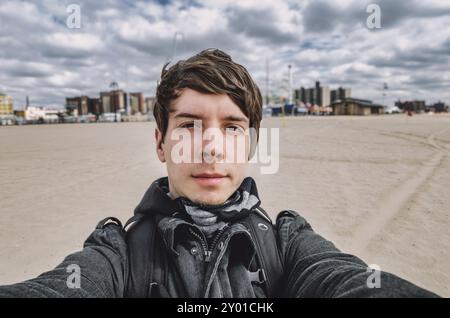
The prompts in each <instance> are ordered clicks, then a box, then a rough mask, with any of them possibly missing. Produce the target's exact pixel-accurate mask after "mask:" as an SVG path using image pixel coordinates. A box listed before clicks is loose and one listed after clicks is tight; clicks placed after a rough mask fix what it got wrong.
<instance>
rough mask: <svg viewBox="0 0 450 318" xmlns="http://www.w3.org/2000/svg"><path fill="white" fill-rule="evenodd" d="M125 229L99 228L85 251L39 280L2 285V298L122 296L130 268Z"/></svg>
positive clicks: (70, 258) (110, 225) (71, 257)
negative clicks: (127, 271)
mask: <svg viewBox="0 0 450 318" xmlns="http://www.w3.org/2000/svg"><path fill="white" fill-rule="evenodd" d="M126 256H127V251H126V243H125V240H124V238H123V232H122V227H121V226H118V225H116V224H113V223H109V224H107V225H105V226H103V227H97V228H96V229H95V231H94V232H93V233H92V234H91V235H90V236H89V237H88V239H87V240H86V241H85V243H84V247H83V249H82V250H81V251H79V252H76V253H73V254H70V255H69V256H67V257H66V258H65V259H64V260H63V262H62V263H61V264H59V265H58V266H57V267H56V268H55V269H53V270H51V271H48V272H46V273H43V274H41V275H39V276H38V277H36V278H33V279H30V280H27V281H24V282H21V283H17V284H13V285H6V286H0V297H122V296H123V293H124V284H125V283H124V282H125V277H126V269H127V257H126Z"/></svg>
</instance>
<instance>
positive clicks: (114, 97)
mask: <svg viewBox="0 0 450 318" xmlns="http://www.w3.org/2000/svg"><path fill="white" fill-rule="evenodd" d="M109 87H110V88H112V90H113V99H112V100H113V104H114V122H115V123H117V102H118V98H116V97H118V96H116V95H118V94H117V91H118V88H119V84H117V82H116V81H113V82H111V84H109Z"/></svg>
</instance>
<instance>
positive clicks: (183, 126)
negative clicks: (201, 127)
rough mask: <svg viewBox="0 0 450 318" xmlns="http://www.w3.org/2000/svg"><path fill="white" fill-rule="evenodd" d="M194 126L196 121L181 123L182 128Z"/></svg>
mask: <svg viewBox="0 0 450 318" xmlns="http://www.w3.org/2000/svg"><path fill="white" fill-rule="evenodd" d="M193 127H194V123H184V124H181V125H180V128H188V129H189V128H193Z"/></svg>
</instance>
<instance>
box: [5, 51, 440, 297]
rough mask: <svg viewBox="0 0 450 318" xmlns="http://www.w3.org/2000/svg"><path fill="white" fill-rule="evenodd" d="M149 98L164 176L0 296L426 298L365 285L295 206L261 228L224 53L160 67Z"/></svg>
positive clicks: (246, 105)
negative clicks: (128, 207)
mask: <svg viewBox="0 0 450 318" xmlns="http://www.w3.org/2000/svg"><path fill="white" fill-rule="evenodd" d="M156 97H157V102H156V105H155V108H154V115H155V118H156V123H157V129H156V131H155V138H156V145H157V149H156V151H157V154H158V157H159V159H160V161H161V162H164V163H166V166H167V175H168V176H167V177H166V178H161V179H158V180H156V181H154V182H153V184H152V185H151V186H150V188H149V189H148V190H147V192H146V193H145V195H144V197H143V199H142V201H141V202H140V204H139V205H138V206H137V207H136V209H135V211H134V217H133V218H132V219H130V221H129V222H128V224H126V225H125V227H122V225H121V223H120V221H118V220H117V219H114V218H108V219H106V220H103V221H101V222H100V223H99V224H98V226H97V228H96V229H95V230H94V232H93V233H92V234H91V235H90V236H89V238H88V239H87V240H86V242H85V244H84V248H83V250H82V251H80V252H77V253H74V254H71V255H69V256H68V257H66V258H65V259H64V261H63V262H62V263H61V264H60V265H59V266H57V267H56V268H55V269H54V270H52V271H49V272H47V273H44V274H42V275H40V276H39V277H37V278H35V279H31V280H28V281H25V282H22V283H18V284H15V285H10V286H3V287H0V296H4V297H14V296H22V297H23V296H25V297H43V296H45V297H48V296H50V297H411V296H412V297H433V296H436V295H434V294H433V293H431V292H428V291H426V290H424V289H421V288H419V287H417V286H415V285H413V284H411V283H409V282H407V281H405V280H403V279H401V278H399V277H396V276H394V275H392V274H389V273H385V272H381V273H379V282H378V284H377V283H376V282H373V281H372V280H371V276H373V275H374V273H373V271H371V270H368V267H367V265H366V264H365V263H364V262H363V261H362V260H360V259H358V258H357V257H355V256H352V255H349V254H344V253H342V252H340V251H339V250H338V249H337V248H336V247H335V246H334V245H333V244H332V243H331V242H329V241H327V240H325V239H324V238H322V237H321V236H319V235H318V234H316V233H314V231H313V230H312V228H311V226H310V225H309V224H308V223H307V222H306V221H305V220H304V219H303V218H302V217H301V216H299V215H298V214H297V213H296V212H294V211H283V212H281V213H280V214H279V215H278V217H277V219H276V222H275V224H272V222H271V221H270V219H269V218H268V216H267V215H266V213H265V212H264V210H263V209H262V207H261V206H260V203H261V202H260V198H259V196H258V192H257V188H256V184H255V182H254V180H253V179H252V178H250V177H246V168H247V166H248V161H249V159H250V158H251V157H252V152H253V151H254V149H255V145H256V143H257V141H258V131H259V126H260V121H261V113H262V99H261V94H260V91H259V89H258V87H257V86H256V85H255V83H254V82H253V80H252V78H251V77H250V75H249V74H248V72H247V70H246V69H245V68H244V67H243V66H241V65H239V64H237V63H235V62H233V60H232V59H231V57H230V56H229V55H227V54H226V53H224V52H222V51H219V50H213V49H210V50H205V51H202V52H201V53H199V54H197V55H195V56H193V57H191V58H189V59H187V60H185V61H180V62H178V63H177V64H175V65H173V66H172V67H170V68H169V69H167V67H164V68H163V71H162V74H161V81H160V83H159V85H158V88H157V96H156ZM249 130H253V132H255V133H253V134H249V133H247V132H248V131H249ZM199 136H200V138H198V137H199ZM181 137H183V138H181ZM182 139H183V140H182ZM236 141H241V142H240V143H239V142H236ZM180 145H182V146H183V147H180ZM239 155H240V157H241V159H242V158H244V160H238V158H237V157H238V156H239ZM242 155H243V156H242ZM70 268H77V269H78V271H77V272H75V274H78V279H77V277H75V278H74V279H72V278H73V277H74V276H73V275H74V274H73V272H72V271H70V270H69V271H68V269H70Z"/></svg>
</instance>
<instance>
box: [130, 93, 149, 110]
mask: <svg viewBox="0 0 450 318" xmlns="http://www.w3.org/2000/svg"><path fill="white" fill-rule="evenodd" d="M130 108H131V114H132V115H134V114H137V113H141V114H144V113H146V111H145V105H144V94H142V93H130Z"/></svg>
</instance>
